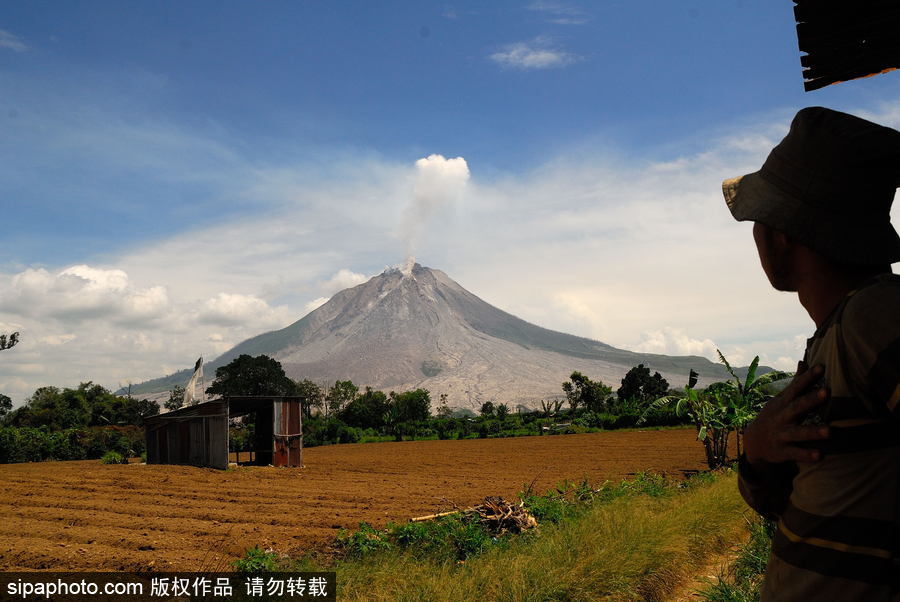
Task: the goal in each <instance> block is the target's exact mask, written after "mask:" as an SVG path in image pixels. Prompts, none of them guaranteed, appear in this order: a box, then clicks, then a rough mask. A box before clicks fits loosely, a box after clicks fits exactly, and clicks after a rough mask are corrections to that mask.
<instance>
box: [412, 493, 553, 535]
mask: <svg viewBox="0 0 900 602" xmlns="http://www.w3.org/2000/svg"><path fill="white" fill-rule="evenodd" d="M459 513H463V514H469V515H473V516H477V517H478V520H479V522H480V523H481V524H483V525H484V526H485V528H486V529H487V530H488V531H489V532H490V533H492V534H494V535H503V534H504V533H521V532H522V531H525V530H527V529H533V528H535V527H537V526H538V523H537V519H535V518H534V517H533V516H531V515H530V514H529V513H528V511H527V510H526V509H525V505H524V502H523V503H521V504H518V505H516V504H512V503H510V502H507V501H506V500H504V499H503V498H502V497H497V496H488V497H486V498H484V501H483V502H482V503H481V504H479V505H477V506H473V507H472V508H467V509H465V510H452V511H450V512H441V513H439V514H429V515H428V516H417V517H416V518H411V519H410V521H412V522H419V521H424V520H434V519H436V518H442V517H444V516H450V515H452V514H459Z"/></svg>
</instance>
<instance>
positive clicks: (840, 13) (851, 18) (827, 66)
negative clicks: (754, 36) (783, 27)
mask: <svg viewBox="0 0 900 602" xmlns="http://www.w3.org/2000/svg"><path fill="white" fill-rule="evenodd" d="M794 4H795V6H794V17H795V20H796V21H797V41H798V43H799V45H800V52H802V53H805V54H803V55H801V57H800V64H801V65H802V66H803V87H804V88H805V89H806V91H807V92H809V91H810V90H816V89H818V88H823V87H825V86H828V85H830V84H835V83H838V82H843V81H847V80H850V79H857V78H860V77H868V76H871V75H878V74H881V73H885V72H887V71H893V70H894V69H898V68H900V3H898V2H897V0H852V1H851V0H794Z"/></svg>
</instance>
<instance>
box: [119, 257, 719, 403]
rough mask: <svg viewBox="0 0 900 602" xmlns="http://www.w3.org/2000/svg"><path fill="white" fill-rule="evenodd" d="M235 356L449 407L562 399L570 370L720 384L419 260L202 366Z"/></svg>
mask: <svg viewBox="0 0 900 602" xmlns="http://www.w3.org/2000/svg"><path fill="white" fill-rule="evenodd" d="M241 354H248V355H253V356H256V355H268V356H270V357H273V358H275V359H277V360H278V361H279V362H281V364H282V366H283V367H284V370H285V372H286V373H287V374H288V376H290V377H291V378H294V379H303V378H309V379H311V380H313V381H315V382H318V383H323V382H326V383H332V382H334V381H335V380H348V379H349V380H352V381H353V382H354V383H355V384H356V385H358V386H360V387H363V386H366V385H368V386H371V387H372V388H374V389H381V390H385V391H389V390H396V391H403V390H408V389H415V388H418V387H423V388H426V389H428V390H429V391H430V392H431V395H432V398H433V399H435V400H436V399H438V397H439V395H441V394H446V395H447V399H448V403H449V405H450V406H453V407H470V408H476V409H477V407H479V406H480V404H481V403H482V402H483V401H488V400H494V401H496V402H500V403H507V404H510V405H511V407H515V406H516V405H520V404H521V405H524V406H526V407H534V406H536V405H537V404H538V403H539V402H540V400H542V399H556V398H560V397H562V388H561V383H562V382H563V381H565V380H567V379H568V377H569V375H570V374H571V373H572V371H573V370H578V371H581V372H583V373H584V374H586V375H588V376H589V377H590V378H592V379H594V380H597V379H599V380H602V381H603V382H604V383H606V384H608V385H611V386H612V387H613V390H615V389H617V388H618V386H619V383H620V381H621V379H622V378H623V377H624V376H625V373H626V372H627V371H628V370H629V369H630V368H631V367H633V366H636V365H638V364H644V365H645V366H648V367H649V368H650V370H651V371H659V372H660V373H661V374H662V375H663V376H664V377H665V378H666V380H668V381H669V384H670V386H678V385H682V384H684V383H686V382H687V376H688V373H689V372H690V370H695V371H696V372H697V373H698V374H699V375H700V378H701V381H711V380H723V379H725V378H727V377H728V374H727V373H726V372H725V369H724V368H723V367H722V366H720V365H718V364H714V363H713V362H711V361H709V360H708V359H706V358H704V357H699V356H667V355H658V354H646V353H635V352H632V351H626V350H623V349H617V348H615V347H612V346H610V345H607V344H605V343H601V342H599V341H595V340H592V339H587V338H583V337H578V336H574V335H570V334H565V333H562V332H556V331H553V330H548V329H546V328H541V327H540V326H536V325H534V324H530V323H529V322H526V321H525V320H522V319H520V318H517V317H516V316H513V315H512V314H509V313H507V312H505V311H503V310H501V309H498V308H496V307H494V306H493V305H490V304H489V303H487V302H485V301H483V300H482V299H480V298H478V297H477V296H475V295H474V294H472V293H470V292H469V291H467V290H466V289H464V288H463V287H462V286H460V285H459V284H457V283H456V282H455V281H454V280H452V279H451V278H449V277H448V276H447V275H446V274H445V273H444V272H442V271H440V270H436V269H431V268H427V267H423V266H421V265H419V264H414V265H412V267H411V268H408V269H399V268H389V269H387V270H385V271H384V272H382V273H381V274H379V275H377V276H375V277H373V278H372V279H370V280H369V281H367V282H365V283H363V284H360V285H358V286H355V287H353V288H349V289H345V290H343V291H341V292H339V293H337V294H335V295H334V296H333V297H332V298H331V299H330V300H329V301H328V302H327V303H325V304H324V305H322V306H320V307H319V308H317V309H315V310H313V311H312V312H310V313H309V314H307V315H306V316H304V317H303V318H301V319H300V320H298V321H297V322H294V323H293V324H291V325H290V326H287V327H285V328H282V329H281V330H276V331H272V332H267V333H264V334H260V335H258V336H255V337H253V338H250V339H247V340H246V341H244V342H242V343H240V344H238V345H236V346H235V347H234V348H232V349H231V350H229V351H227V352H225V353H224V354H222V355H221V356H219V357H218V358H216V359H215V360H214V361H212V362H210V363H209V364H207V369H208V370H209V372H208V374H210V375H211V371H212V370H214V369H215V368H217V367H219V366H223V365H225V364H227V363H228V362H230V361H231V360H233V359H234V358H236V357H238V356H239V355H241ZM189 377H190V371H188V370H185V371H182V372H178V373H176V374H173V375H170V376H167V377H164V378H159V379H155V380H152V381H147V382H145V383H142V384H140V385H137V386H135V387H134V388H133V390H132V392H133V393H136V394H147V393H154V392H162V391H166V390H169V389H171V388H172V387H173V386H174V385H176V384H184V383H186V382H187V380H188V378H189Z"/></svg>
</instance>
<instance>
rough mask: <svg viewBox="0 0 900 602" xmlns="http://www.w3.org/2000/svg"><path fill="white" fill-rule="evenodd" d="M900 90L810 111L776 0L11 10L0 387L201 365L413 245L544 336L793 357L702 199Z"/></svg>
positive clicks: (732, 241)
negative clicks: (13, 332) (800, 128)
mask: <svg viewBox="0 0 900 602" xmlns="http://www.w3.org/2000/svg"><path fill="white" fill-rule="evenodd" d="M898 98H900V76H898V75H897V74H896V73H891V74H887V75H883V76H879V77H874V78H869V79H865V80H859V81H854V82H849V83H844V84H840V85H837V86H830V87H828V88H825V89H823V90H820V91H817V92H813V93H806V92H804V91H803V85H802V77H801V72H800V59H799V53H798V51H797V41H796V33H795V29H794V22H793V13H792V3H791V2H787V1H785V2H766V3H760V2H745V1H719V0H716V1H712V0H706V1H700V0H696V1H684V2H649V3H635V2H627V1H624V0H620V1H612V0H611V1H606V2H591V3H587V2H582V3H578V2H552V1H535V2H515V3H514V2H493V3H482V2H472V3H458V2H390V3H374V2H327V3H326V2H267V3H237V2H232V3H220V2H216V3H213V2H179V3H175V2H153V3H137V2H133V3H122V2H69V3H58V2H28V3H13V4H8V5H6V6H4V10H3V13H2V15H0V211H2V215H3V238H4V244H3V245H2V247H0V284H2V285H3V290H2V292H0V326H3V327H6V328H7V330H9V329H12V328H15V329H18V330H20V331H21V332H22V334H23V336H22V343H21V344H20V346H19V347H17V348H16V352H15V353H14V352H12V351H10V352H4V354H3V357H2V363H0V392H6V394H9V395H11V396H13V397H14V399H16V400H21V399H23V398H24V397H25V396H27V395H28V394H30V393H31V392H32V391H33V390H34V388H36V387H37V386H40V385H45V384H56V385H75V384H77V383H78V382H80V381H82V380H94V381H97V382H101V383H103V384H105V385H107V386H112V387H114V386H117V385H118V384H120V383H124V382H128V381H135V382H137V381H140V380H143V379H145V378H150V377H153V376H157V375H159V374H162V373H165V372H168V371H172V370H175V369H179V368H182V367H188V366H189V365H190V364H191V363H192V362H193V359H191V358H194V359H195V358H196V356H197V355H199V354H200V353H203V354H204V355H206V356H214V355H216V354H217V353H218V352H221V351H223V350H225V349H226V348H227V347H228V346H230V345H232V344H234V343H236V342H239V341H240V340H241V339H242V338H244V337H246V336H250V335H252V334H256V333H258V332H260V331H262V330H265V329H271V328H277V327H280V326H284V325H286V324H288V323H290V322H291V321H293V320H295V319H298V318H299V317H301V316H302V315H303V314H305V313H306V311H308V308H310V307H314V306H315V304H316V303H321V302H322V300H323V299H326V298H327V297H328V296H329V295H330V294H333V293H334V292H336V290H338V289H339V288H340V287H342V286H347V285H351V284H354V283H357V282H359V281H360V280H361V279H363V278H365V277H367V276H371V275H373V274H374V273H377V272H378V271H380V270H381V269H382V268H383V267H384V266H386V265H390V264H395V263H399V262H401V261H402V260H403V258H404V256H405V255H406V252H407V249H408V248H409V247H410V244H413V245H414V248H413V249H412V250H413V251H414V252H415V254H416V255H417V257H419V258H420V260H421V262H422V263H424V264H426V265H430V266H432V267H437V268H440V269H443V270H444V271H446V272H447V273H448V274H449V275H450V276H451V277H453V278H455V279H457V280H458V281H459V282H460V283H461V284H463V285H464V286H467V287H468V288H470V289H471V290H473V291H474V292H475V293H476V294H479V295H480V296H482V297H484V298H485V299H487V300H488V301H491V302H493V303H495V304H497V305H498V306H500V307H502V308H503V309H506V310H508V311H511V312H513V313H516V314H517V315H520V316H522V317H523V318H525V319H528V320H530V321H533V322H536V323H538V324H541V325H543V326H547V327H551V328H556V329H559V330H564V331H567V332H573V333H576V334H581V335H586V336H592V337H595V338H599V339H601V340H603V341H605V342H608V343H610V344H614V345H618V346H622V347H629V348H634V349H644V350H652V351H660V352H669V353H679V352H698V353H703V354H705V355H710V356H711V357H714V355H715V347H716V346H719V347H722V348H723V350H725V351H728V352H729V353H731V354H732V355H733V356H735V357H737V358H739V359H741V360H744V361H749V359H752V355H753V354H755V353H761V354H763V356H764V360H768V361H769V363H771V364H774V365H780V366H783V367H787V364H788V363H789V360H790V361H793V359H794V358H795V357H796V356H797V354H798V351H797V345H798V344H797V341H798V340H800V339H799V338H798V337H801V338H802V336H805V335H808V334H809V333H808V331H809V326H810V323H809V322H808V318H806V316H805V314H803V313H802V311H797V309H796V307H795V305H796V300H795V299H793V298H792V297H787V298H786V297H785V296H783V295H777V294H775V293H772V292H771V291H770V290H768V289H767V287H766V283H765V280H764V278H763V277H762V275H761V274H760V273H758V267H757V266H756V265H755V263H754V262H755V253H754V250H753V248H752V244H751V243H750V238H749V231H748V230H747V228H745V227H744V226H745V225H740V224H734V223H730V222H729V221H728V220H729V219H730V218H729V217H728V216H727V212H726V210H725V208H724V203H722V202H721V199H720V197H719V196H718V195H719V193H718V189H717V186H718V182H719V181H720V180H721V179H722V178H724V177H729V176H733V175H738V174H740V173H744V172H746V171H752V170H755V169H756V168H757V167H758V166H759V164H760V163H761V161H762V160H763V159H764V158H765V155H766V153H767V151H768V149H769V148H771V146H772V145H773V144H774V143H776V142H777V141H778V139H779V138H780V137H781V136H782V135H783V134H784V132H785V131H786V128H787V125H788V123H789V121H790V118H791V117H792V115H793V114H794V112H796V110H797V109H799V108H801V107H803V106H808V105H813V104H821V105H825V106H830V107H833V108H837V109H842V110H847V111H850V112H854V113H857V114H861V115H864V116H868V117H871V118H873V119H877V120H880V121H881V122H883V123H886V124H889V125H893V126H894V127H897V126H898V122H900V118H898V114H900V101H898ZM431 155H440V156H442V157H443V158H446V160H450V159H452V158H456V157H461V158H463V159H464V164H465V173H463V172H462V171H460V170H459V169H455V168H454V166H456V167H459V166H460V165H462V164H460V163H456V164H452V163H449V161H444V160H439V159H437V158H435V159H434V160H433V161H431V162H428V163H422V164H418V166H417V163H416V162H417V161H418V160H420V159H423V158H426V157H429V156H431ZM448 166H449V167H448ZM417 190H419V191H420V192H416V191H417ZM421 190H431V191H432V192H433V193H434V194H432V195H431V196H428V195H426V196H427V198H425V197H423V196H422V194H424V193H421ZM429 194H431V193H429ZM411 207H412V208H413V209H411ZM411 212H412V213H411ZM413 214H415V215H417V216H418V217H417V218H415V219H413V221H414V222H415V224H414V225H413V226H410V225H409V221H410V219H411V218H410V215H413ZM410 240H412V241H413V242H412V243H411V242H410ZM713 249H715V250H713ZM679 265H680V266H683V269H684V274H685V276H684V277H681V278H677V277H675V274H677V271H678V266H679ZM735 266H739V267H740V269H741V270H744V271H745V272H746V275H745V276H744V277H740V278H739V277H737V276H731V275H729V274H730V273H731V272H733V271H734V268H735ZM752 270H756V271H752ZM688 274H690V276H688ZM698 279H702V280H703V282H699V281H698ZM729 279H732V280H729ZM654 281H655V282H657V283H661V286H657V287H654V286H651V284H652V283H653V282H654ZM734 287H738V289H737V290H738V292H739V296H740V297H741V298H742V299H744V301H741V302H732V299H731V298H730V297H728V296H726V295H724V293H722V292H721V291H722V290H723V289H725V290H732V291H733V290H734ZM717 295H718V296H717ZM757 314H758V315H757ZM801 335H802V336H801ZM73 358H76V359H73ZM63 364H65V365H63Z"/></svg>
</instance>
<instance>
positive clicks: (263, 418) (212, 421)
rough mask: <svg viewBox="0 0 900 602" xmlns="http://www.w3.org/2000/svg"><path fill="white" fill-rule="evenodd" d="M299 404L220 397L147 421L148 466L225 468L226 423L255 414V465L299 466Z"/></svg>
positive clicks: (279, 398)
mask: <svg viewBox="0 0 900 602" xmlns="http://www.w3.org/2000/svg"><path fill="white" fill-rule="evenodd" d="M300 399H301V398H300V397H283V396H273V397H224V398H221V399H214V400H212V401H207V402H205V403H200V404H197V405H193V406H188V407H186V408H181V409H178V410H174V411H172V412H167V413H165V414H159V415H157V416H152V417H150V418H147V419H146V420H145V421H144V429H145V438H146V442H147V464H190V465H192V466H208V467H211V468H221V469H225V468H228V462H229V453H228V452H229V450H228V425H229V419H230V418H235V417H237V416H243V415H247V414H254V415H255V420H254V422H255V424H256V436H255V442H254V446H253V452H254V454H253V456H254V458H255V461H254V463H255V464H262V465H269V464H271V465H273V466H294V467H299V466H302V465H303V424H302V420H301V415H300Z"/></svg>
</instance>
